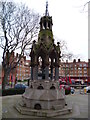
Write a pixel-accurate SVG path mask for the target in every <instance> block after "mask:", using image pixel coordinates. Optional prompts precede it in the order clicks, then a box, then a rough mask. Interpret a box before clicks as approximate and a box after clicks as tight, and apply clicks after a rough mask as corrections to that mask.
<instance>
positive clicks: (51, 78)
mask: <svg viewBox="0 0 90 120" xmlns="http://www.w3.org/2000/svg"><path fill="white" fill-rule="evenodd" d="M51 80H53V67H51Z"/></svg>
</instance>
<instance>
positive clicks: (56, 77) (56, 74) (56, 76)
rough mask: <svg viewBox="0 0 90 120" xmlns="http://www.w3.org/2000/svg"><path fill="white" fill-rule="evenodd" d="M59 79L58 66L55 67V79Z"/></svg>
mask: <svg viewBox="0 0 90 120" xmlns="http://www.w3.org/2000/svg"><path fill="white" fill-rule="evenodd" d="M58 79H59V67H58V66H56V67H55V80H58Z"/></svg>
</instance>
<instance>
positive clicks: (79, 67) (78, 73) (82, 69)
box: [59, 59, 90, 80]
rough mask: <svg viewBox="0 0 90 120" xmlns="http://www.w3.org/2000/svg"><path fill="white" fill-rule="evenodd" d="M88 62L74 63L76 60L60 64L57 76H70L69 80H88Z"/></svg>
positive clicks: (89, 68)
mask: <svg viewBox="0 0 90 120" xmlns="http://www.w3.org/2000/svg"><path fill="white" fill-rule="evenodd" d="M89 62H90V60H88V62H85V61H80V59H78V61H76V59H74V60H73V62H68V61H66V62H61V64H60V67H59V76H60V77H66V76H70V78H73V79H83V80H88V79H89V70H90V67H89V65H88V64H89Z"/></svg>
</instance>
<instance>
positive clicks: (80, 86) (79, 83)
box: [78, 68, 81, 93]
mask: <svg viewBox="0 0 90 120" xmlns="http://www.w3.org/2000/svg"><path fill="white" fill-rule="evenodd" d="M78 70H79V85H80V93H81V83H80V68H78Z"/></svg>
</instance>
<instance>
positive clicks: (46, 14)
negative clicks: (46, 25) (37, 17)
mask: <svg viewBox="0 0 90 120" xmlns="http://www.w3.org/2000/svg"><path fill="white" fill-rule="evenodd" d="M45 16H49V12H48V1H46V11H45Z"/></svg>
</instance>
